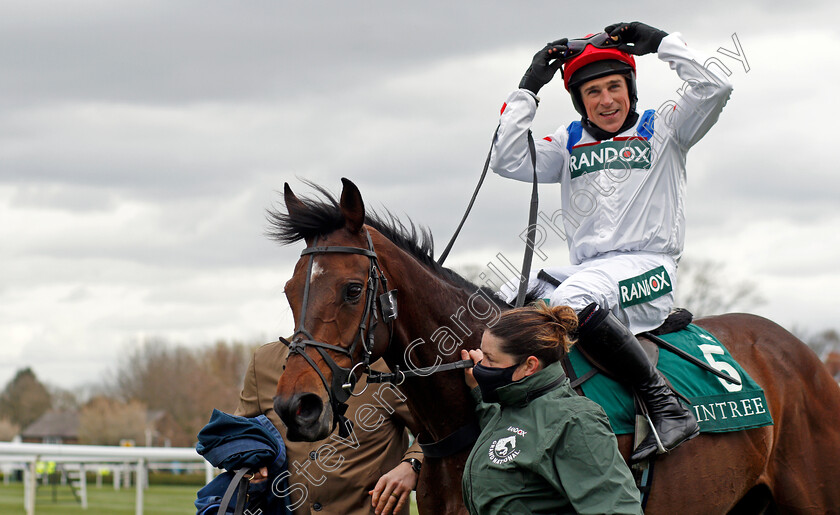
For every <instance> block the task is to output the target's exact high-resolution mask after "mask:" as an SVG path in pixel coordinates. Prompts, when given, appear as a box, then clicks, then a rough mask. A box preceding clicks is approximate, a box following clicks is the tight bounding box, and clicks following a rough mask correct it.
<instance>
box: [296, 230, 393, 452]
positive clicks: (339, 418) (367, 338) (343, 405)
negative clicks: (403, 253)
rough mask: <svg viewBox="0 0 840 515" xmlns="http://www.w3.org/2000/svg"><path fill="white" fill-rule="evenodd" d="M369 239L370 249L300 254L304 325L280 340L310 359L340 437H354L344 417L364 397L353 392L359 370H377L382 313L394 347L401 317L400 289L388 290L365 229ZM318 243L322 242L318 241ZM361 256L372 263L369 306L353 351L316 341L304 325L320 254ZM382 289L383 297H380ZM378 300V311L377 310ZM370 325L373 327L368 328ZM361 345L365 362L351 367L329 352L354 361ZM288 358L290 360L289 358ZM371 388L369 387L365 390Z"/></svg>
mask: <svg viewBox="0 0 840 515" xmlns="http://www.w3.org/2000/svg"><path fill="white" fill-rule="evenodd" d="M365 236H366V237H367V243H368V248H367V249H364V248H359V247H344V246H326V247H319V246H317V245H313V246H311V247H307V248H305V249H303V251H302V252H301V253H300V255H301V257H303V256H309V265H308V267H307V271H306V284H305V286H304V289H303V302H302V303H301V313H300V324H299V325H298V328H297V329H296V330H295V332H294V334H293V335H292V338H291V341H288V340H286V339H285V338H282V337H281V338H280V341H281V342H283V343H284V344H285V345H287V346H288V347H289V356H293V355H295V354H299V355H300V356H302V357H303V359H305V360H306V362H307V363H309V365H310V366H311V367H312V368H313V369H315V372H317V373H318V376H319V377H320V378H321V382H323V383H324V388H325V389H326V390H327V393H328V394H329V396H330V405H331V406H332V411H333V429H335V426H336V425H338V426H339V436H341V437H342V438H346V437H347V436H349V435H350V433H349V428H348V427H347V426H348V424H350V421H349V420H348V419H347V418H346V417H345V416H344V413H345V412H346V411H347V399H349V398H350V396H351V395H353V396H358V395H361V394H362V393H363V392H364V390H362V391H361V392H359V393H354V392H353V389H354V388H355V386H356V383H357V378H356V375H355V371H356V369H357V368H359V367H361V368H362V373H365V374H368V375H371V374H372V372H373V371H371V369H370V364H371V358H372V356H373V348H374V333H375V331H376V326H377V324H378V323H379V314H380V313H381V315H382V320H383V321H384V322H385V324H386V325H387V326H388V344H389V345H390V342H391V338H392V337H393V325H392V323H393V321H394V320H396V318H397V298H396V293H397V290H388V280H387V279H386V278H385V274H383V273H382V269H381V268H380V267H379V262H378V259H377V256H376V251H374V249H373V241H372V240H371V238H370V233H369V232H368V231H367V229H365ZM314 243H315V244H317V243H318V240H317V238H316V240H315V242H314ZM328 253H334V254H358V255H362V256H365V257H367V258H368V259H369V260H370V264H369V267H368V279H367V288H366V292H365V297H366V298H365V307H364V311H363V313H362V318H361V320H360V321H359V326H358V330H357V332H356V336H355V337H354V338H353V343H352V344H351V345H350V347H349V348H344V347H339V346H338V345H332V344H329V343H326V342H322V341H318V340H315V339H314V337H313V336H312V333H310V332H309V331H308V330H307V329H306V327H305V326H304V324H305V320H306V309H307V306H308V304H309V290H310V284H311V283H312V267H313V265H314V263H315V255H316V254H328ZM380 287H381V291H382V292H383V293H382V294H379V291H380ZM377 301H378V309H377V306H376V304H377ZM368 322H370V327H368ZM359 344H361V346H362V361H360V362H358V363H353V364H352V366H351V367H350V368H344V367H342V366H339V365H338V363H336V362H335V360H334V359H333V358H332V356H330V354H329V353H328V352H327V351H333V352H337V353H339V354H343V355H345V356H347V357H349V358H350V360H351V362H352V361H353V359H354V356H355V354H356V348H357V347H358V346H359ZM307 347H314V348H315V350H317V351H318V354H320V355H321V357H322V358H323V359H324V362H325V363H326V364H327V366H329V367H330V370H331V371H332V376H333V377H332V383H331V384H330V383H328V382H327V378H326V377H324V374H323V372H321V369H319V368H318V366H317V365H316V364H315V361H313V360H312V358H311V357H310V356H309V355H308V354H307V353H306V348H307ZM287 359H288V358H287ZM366 388H367V385H366V386H365V389H366Z"/></svg>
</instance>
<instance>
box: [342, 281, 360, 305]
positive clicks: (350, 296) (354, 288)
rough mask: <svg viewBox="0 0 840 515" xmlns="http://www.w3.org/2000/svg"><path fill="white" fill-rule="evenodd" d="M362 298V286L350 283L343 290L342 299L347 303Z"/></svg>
mask: <svg viewBox="0 0 840 515" xmlns="http://www.w3.org/2000/svg"><path fill="white" fill-rule="evenodd" d="M361 296H362V285H361V284H360V283H350V284H348V285H347V286H346V287H345V288H344V299H345V300H348V301H357V300H359V297H361Z"/></svg>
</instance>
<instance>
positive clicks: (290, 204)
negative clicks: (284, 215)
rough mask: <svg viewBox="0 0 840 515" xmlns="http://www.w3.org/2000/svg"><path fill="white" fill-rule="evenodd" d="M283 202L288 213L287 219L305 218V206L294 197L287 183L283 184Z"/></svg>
mask: <svg viewBox="0 0 840 515" xmlns="http://www.w3.org/2000/svg"><path fill="white" fill-rule="evenodd" d="M283 201H284V202H285V203H286V211H287V212H288V213H289V217H291V218H301V217H304V216H306V211H308V209H307V207H306V205H305V204H304V203H303V202H301V201H300V199H299V198H297V197H296V196H295V194H294V193H293V192H292V187H291V186H289V183H288V182H287V183H284V184H283Z"/></svg>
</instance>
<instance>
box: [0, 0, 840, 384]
mask: <svg viewBox="0 0 840 515" xmlns="http://www.w3.org/2000/svg"><path fill="white" fill-rule="evenodd" d="M571 5H573V4H572V3H571V2H556V1H555V2H547V1H528V2H509V1H508V2H501V1H486V0H485V1H481V2H451V1H446V2H444V1H424V2H394V1H382V2H361V1H359V2H338V1H334V2H286V1H277V0H272V1H249V2H212V1H181V2H173V1H171V0H167V1H135V0H128V1H121V2H113V1H109V0H92V1H83V2H66V1H39V2H24V1H21V0H6V1H4V2H3V3H2V6H0V265H2V267H0V386H2V385H3V384H5V383H6V382H7V381H8V380H9V379H10V378H11V377H12V376H13V374H14V372H15V371H16V370H17V369H19V368H21V367H25V366H31V367H33V369H34V370H35V372H36V374H37V375H38V376H39V377H40V378H41V379H42V380H44V381H47V382H50V383H53V384H56V385H60V386H63V387H68V388H70V387H74V386H77V385H80V384H84V383H89V382H91V381H95V380H97V379H98V378H99V377H100V376H101V374H102V373H103V372H104V371H105V370H107V369H109V368H111V367H113V366H114V365H115V363H116V362H117V359H118V356H119V355H120V354H121V353H124V352H126V350H127V349H130V348H131V347H132V346H134V345H138V344H140V342H142V341H143V340H144V339H147V338H151V337H162V338H165V339H167V340H169V341H171V342H174V343H180V344H185V345H190V346H201V345H206V344H209V343H211V342H213V341H216V340H219V339H223V340H239V341H246V342H254V343H256V342H262V341H269V340H272V339H275V338H276V337H277V336H278V335H281V334H284V335H285V334H289V333H290V331H291V325H292V324H291V321H290V320H291V317H290V310H289V308H288V305H287V303H286V301H285V298H284V297H283V295H282V290H283V284H284V282H285V281H286V280H287V279H288V278H289V276H290V274H291V267H292V265H293V264H294V262H295V261H296V259H297V255H298V254H299V252H300V250H301V248H302V247H301V246H295V247H290V248H282V247H279V246H278V245H276V244H274V243H272V242H270V241H268V240H267V239H266V238H265V236H264V231H265V230H266V222H265V210H266V209H267V208H269V207H271V206H272V205H274V204H275V203H276V202H277V201H279V199H280V196H279V194H278V193H277V192H278V191H279V190H282V187H283V183H284V182H287V181H288V182H289V183H290V184H291V185H292V187H293V189H295V191H297V192H298V193H304V194H305V193H309V192H310V189H309V188H308V187H307V186H306V185H305V184H303V183H302V182H301V180H300V179H301V178H307V179H310V180H313V181H315V182H317V183H319V184H322V185H324V186H326V187H328V188H329V189H331V190H333V191H335V192H336V193H338V192H339V191H340V178H341V177H348V178H350V179H351V180H353V181H354V182H355V183H356V184H357V185H358V186H359V188H360V189H361V191H362V194H363V196H364V198H365V201H366V204H367V206H369V207H372V208H380V209H381V208H384V207H387V208H390V209H391V210H392V211H394V212H395V213H396V214H398V215H399V216H401V217H410V218H412V219H413V220H414V221H415V222H417V223H420V224H422V225H426V226H428V227H429V228H430V229H431V230H432V232H433V233H434V235H435V236H436V241H437V244H438V247H437V248H438V252H440V251H441V250H442V249H443V247H444V246H445V244H446V242H447V241H448V239H449V237H450V235H451V233H452V231H453V230H454V228H455V225H456V223H457V221H458V219H459V218H460V216H461V213H462V211H463V209H464V207H465V205H466V202H467V200H468V198H469V195H470V194H471V193H472V189H473V187H474V184H475V181H476V180H477V178H478V175H479V173H480V171H481V166H482V164H483V162H484V158H485V154H486V151H487V147H488V145H489V140H490V136H491V135H492V131H493V129H494V127H495V124H496V120H497V117H498V112H499V108H500V106H501V104H502V102H503V100H504V98H505V97H506V95H507V94H508V92H509V91H510V90H511V89H513V88H515V87H516V85H517V84H518V82H519V78H520V77H521V75H522V72H523V71H524V70H525V68H527V66H528V64H529V63H530V60H531V57H532V55H533V54H534V52H536V51H537V50H538V49H539V48H541V47H542V45H544V44H545V42H547V41H551V40H554V39H558V38H560V37H564V36H567V37H580V36H583V35H585V34H587V33H590V32H597V31H599V30H602V29H603V27H604V26H605V25H607V24H610V23H613V22H617V21H632V20H641V21H645V22H647V23H649V24H651V25H654V26H656V27H660V28H662V29H664V30H666V31H668V32H675V31H679V32H681V33H682V34H683V36H684V38H685V39H686V40H687V41H688V43H689V44H690V45H691V46H692V47H695V48H697V49H698V50H701V51H703V52H705V53H706V54H708V55H713V54H714V55H717V56H718V57H720V58H721V60H722V61H723V62H725V63H726V64H727V66H729V68H730V70H731V71H732V76H731V80H732V82H733V83H734V85H735V90H734V92H733V95H732V98H731V99H730V101H729V104H728V105H727V106H726V108H725V109H724V111H723V114H722V115H721V117H720V120H719V122H718V124H717V125H716V126H715V127H714V128H713V129H712V131H711V132H710V133H709V134H708V135H707V136H706V137H705V138H704V139H703V140H702V141H701V142H700V143H699V144H698V145H696V146H695V147H694V148H693V149H692V150H691V152H690V153H689V157H688V174H689V182H688V208H687V216H688V233H687V245H686V251H685V258H686V259H691V260H706V259H711V260H715V261H720V262H722V263H725V265H726V267H725V269H724V272H723V273H722V277H721V281H724V282H725V281H743V280H748V281H753V282H754V283H756V284H757V285H758V290H759V293H760V294H761V295H762V296H763V297H764V298H765V299H767V303H766V304H764V305H762V306H760V307H757V308H756V309H755V311H756V312H757V313H758V314H761V315H764V316H767V317H769V318H771V319H773V320H776V321H777V322H779V323H781V324H782V325H785V326H786V327H789V328H790V327H794V326H796V327H799V328H807V329H808V330H809V331H811V330H813V331H817V330H820V329H825V328H829V327H838V326H840V324H838V323H837V322H838V320H837V311H838V310H837V307H836V305H837V301H836V297H837V295H836V292H837V291H840V264H839V263H840V237H838V227H840V209H838V207H840V174H838V173H837V157H836V154H837V152H836V149H837V147H838V146H837V144H836V143H835V144H832V143H830V139H829V137H830V134H831V133H830V131H831V130H832V127H833V124H834V123H835V122H837V120H838V119H840V103H838V102H837V97H838V94H837V86H838V84H840V80H838V79H840V71H838V70H840V66H838V64H840V63H839V61H840V59H838V48H840V32H838V28H837V27H838V25H837V20H838V19H840V8H838V7H837V4H836V2H829V1H824V2H807V1H806V2H799V3H798V4H797V6H796V7H795V8H794V7H793V5H792V4H790V3H788V2H780V1H776V2H758V1H751V2H737V3H736V2H731V1H727V2H722V1H721V2H718V1H711V2H702V3H699V4H697V3H695V4H693V7H692V9H691V10H690V11H681V10H680V9H682V6H683V5H684V4H676V3H674V2H667V3H666V2H662V3H655V2H647V1H636V2H598V3H595V4H593V3H586V2H579V3H577V4H576V5H574V6H571ZM593 6H597V8H596V7H593ZM678 6H679V7H678ZM733 34H737V38H738V41H739V42H740V44H741V46H742V48H743V52H744V55H745V57H746V61H747V63H741V62H738V61H737V60H734V59H732V58H729V57H726V56H725V55H723V54H722V53H720V52H719V51H718V49H719V48H721V47H723V48H724V49H729V50H735V48H736V47H735V44H734V42H733ZM747 67H748V68H749V70H747V69H746V68H747ZM558 77H559V76H558ZM638 81H639V89H640V95H639V96H640V101H639V106H640V107H641V108H656V107H658V106H659V105H661V104H662V103H663V102H664V101H666V100H669V99H676V97H677V94H676V90H677V89H678V88H679V87H680V81H679V79H678V78H677V77H676V75H675V74H674V73H673V72H672V71H670V70H669V68H668V66H667V65H666V64H664V63H662V62H661V61H659V60H658V59H657V58H656V57H655V56H646V57H642V58H639V59H638ZM541 93H542V94H541V97H542V103H541V104H540V112H539V113H538V115H537V119H536V122H535V133H536V134H537V135H544V134H550V133H552V132H554V130H555V128H556V127H557V126H559V125H561V124H566V123H568V122H569V121H571V120H573V119H575V118H576V116H575V113H574V111H573V109H572V107H571V103H570V101H569V99H568V95H567V94H566V92H565V90H564V89H563V88H562V83H561V82H560V80H559V78H558V80H557V81H556V82H554V83H552V84H550V85H549V86H547V87H546V88H545V89H544V90H543V91H542V92H541ZM529 190H530V186H529V185H528V184H524V183H515V182H513V181H508V180H503V179H501V178H500V177H498V176H495V175H493V176H490V177H488V180H487V181H486V185H485V189H484V190H483V191H482V193H481V195H480V196H479V200H478V204H477V206H476V209H475V210H474V213H473V215H472V217H471V219H470V220H469V221H468V223H467V225H466V227H465V229H464V232H463V235H462V236H461V238H460V240H459V242H458V244H457V245H456V247H455V249H454V251H453V254H452V256H451V257H450V258H449V261H448V264H450V265H460V266H463V265H470V264H471V265H475V266H482V265H484V264H486V263H487V262H489V261H491V260H493V259H494V256H495V255H496V253H498V252H504V253H505V255H507V256H511V260H512V261H513V262H516V263H518V262H521V253H522V248H521V247H520V244H519V239H518V234H519V233H520V232H521V231H522V230H523V229H524V227H525V224H526V221H527V209H528V195H529ZM541 202H542V204H541V208H542V210H544V211H546V212H548V213H550V212H552V211H553V210H554V209H556V208H557V207H558V204H559V186H557V185H546V186H543V187H542V188H541ZM545 248H546V249H547V251H548V253H549V256H550V261H551V264H555V265H557V264H565V263H567V262H568V253H567V251H566V249H565V245H564V244H563V242H562V241H561V240H559V239H557V240H556V241H549V242H547V244H546V246H545ZM539 264H540V262H536V263H535V266H538V265H539Z"/></svg>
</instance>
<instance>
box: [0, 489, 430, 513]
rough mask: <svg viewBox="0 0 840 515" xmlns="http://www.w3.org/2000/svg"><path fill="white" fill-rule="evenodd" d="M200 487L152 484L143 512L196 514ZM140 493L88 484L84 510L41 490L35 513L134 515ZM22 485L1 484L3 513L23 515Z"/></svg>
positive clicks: (68, 496)
mask: <svg viewBox="0 0 840 515" xmlns="http://www.w3.org/2000/svg"><path fill="white" fill-rule="evenodd" d="M199 488H200V487H195V486H172V485H151V486H149V488H148V489H147V490H146V491H145V494H144V495H143V501H144V502H143V507H144V509H143V513H144V514H145V515H156V514H170V513H183V514H193V513H195V508H194V507H193V501H194V500H195V493H196V492H197V491H198V489H199ZM136 492H137V491H136V490H135V489H134V487H131V488H123V489H121V490H119V491H117V490H114V486H113V485H112V484H105V485H103V486H102V488H96V486H95V484H93V483H91V482H88V509H87V510H83V509H82V507H81V505H80V504H79V503H78V502H76V500H75V499H74V498H73V494H72V493H70V487H68V486H59V487H58V488H57V489H56V500H55V501H53V487H52V486H40V487H38V496H37V498H36V500H35V513H36V514H38V515H41V514H45V513H46V514H61V515H73V514H78V515H119V514H123V513H124V514H133V513H134V500H135V495H137V493H136ZM23 513H25V512H24V509H23V484H22V483H11V484H9V485H5V484H3V483H2V482H0V514H2V515H19V514H23ZM411 513H412V515H414V514H416V513H417V506H416V505H415V504H414V502H413V501H412V503H411Z"/></svg>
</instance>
